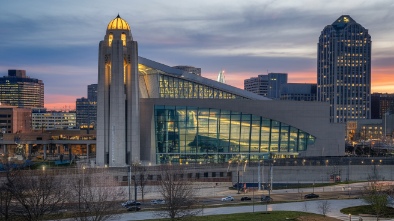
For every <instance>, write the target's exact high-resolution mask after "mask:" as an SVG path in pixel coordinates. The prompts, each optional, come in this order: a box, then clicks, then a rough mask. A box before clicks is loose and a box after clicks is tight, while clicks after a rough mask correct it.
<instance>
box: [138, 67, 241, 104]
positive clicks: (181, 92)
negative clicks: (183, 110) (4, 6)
mask: <svg viewBox="0 0 394 221" xmlns="http://www.w3.org/2000/svg"><path fill="white" fill-rule="evenodd" d="M138 69H139V72H140V74H142V75H151V74H155V75H157V76H158V83H159V98H199V99H248V98H245V97H242V96H239V95H236V94H233V93H229V92H226V91H223V90H220V89H217V88H214V87H210V86H207V85H204V84H199V83H196V82H193V81H190V80H186V79H183V78H179V77H173V76H171V75H169V74H167V73H166V72H164V71H160V70H157V69H154V68H151V67H147V66H145V65H143V64H139V65H138Z"/></svg>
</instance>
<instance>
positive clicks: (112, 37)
mask: <svg viewBox="0 0 394 221" xmlns="http://www.w3.org/2000/svg"><path fill="white" fill-rule="evenodd" d="M113 39H114V35H113V34H112V33H110V34H109V36H108V46H112V40H113Z"/></svg>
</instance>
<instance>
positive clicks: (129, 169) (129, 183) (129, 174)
mask: <svg viewBox="0 0 394 221" xmlns="http://www.w3.org/2000/svg"><path fill="white" fill-rule="evenodd" d="M127 175H128V179H127V181H128V187H129V201H131V190H130V186H131V166H129V167H128V173H127Z"/></svg>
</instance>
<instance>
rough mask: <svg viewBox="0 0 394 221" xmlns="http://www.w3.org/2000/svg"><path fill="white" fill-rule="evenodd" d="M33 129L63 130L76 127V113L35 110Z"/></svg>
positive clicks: (33, 113) (32, 115)
mask: <svg viewBox="0 0 394 221" xmlns="http://www.w3.org/2000/svg"><path fill="white" fill-rule="evenodd" d="M31 119H32V129H33V130H61V129H75V128H76V113H75V112H61V111H46V110H43V109H40V110H33V112H32V114H31Z"/></svg>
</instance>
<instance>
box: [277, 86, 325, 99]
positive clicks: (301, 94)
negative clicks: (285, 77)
mask: <svg viewBox="0 0 394 221" xmlns="http://www.w3.org/2000/svg"><path fill="white" fill-rule="evenodd" d="M316 88H317V85H316V84H298V83H288V84H284V85H282V88H281V91H280V99H281V100H292V101H316Z"/></svg>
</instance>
